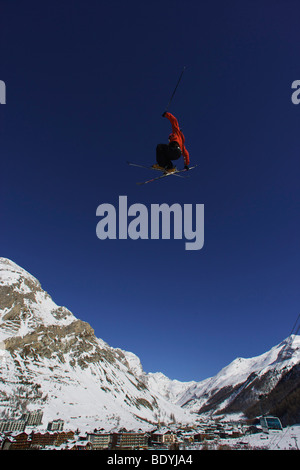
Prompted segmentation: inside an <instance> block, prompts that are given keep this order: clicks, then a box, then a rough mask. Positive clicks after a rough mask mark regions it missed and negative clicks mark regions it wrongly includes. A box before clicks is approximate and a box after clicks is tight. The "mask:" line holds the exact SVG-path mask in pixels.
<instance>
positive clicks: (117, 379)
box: [0, 258, 192, 430]
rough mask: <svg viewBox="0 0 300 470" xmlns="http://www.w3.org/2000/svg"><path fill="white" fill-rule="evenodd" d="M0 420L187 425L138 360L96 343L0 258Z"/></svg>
mask: <svg viewBox="0 0 300 470" xmlns="http://www.w3.org/2000/svg"><path fill="white" fill-rule="evenodd" d="M0 335H1V336H0V346H1V348H0V416H1V414H2V416H3V415H10V416H13V415H14V416H16V417H18V416H20V415H21V413H22V412H23V411H24V410H25V409H29V410H30V409H37V408H41V409H43V411H44V425H46V424H47V422H48V421H49V420H53V419H56V418H58V417H60V418H62V419H64V420H65V422H66V426H67V427H71V428H73V429H76V428H77V427H79V428H80V429H93V428H95V427H103V428H105V429H107V430H113V429H118V428H120V427H126V428H127V429H138V428H149V425H151V424H152V425H155V423H157V421H158V419H160V420H161V421H166V422H169V421H170V420H171V415H172V416H175V418H176V420H177V421H180V422H190V421H191V420H192V418H191V416H190V414H189V412H186V411H185V410H183V409H181V408H180V407H179V406H177V405H174V404H173V403H172V402H168V401H167V400H166V399H165V398H164V397H162V396H161V395H159V394H155V393H153V392H152V390H150V389H149V388H148V387H147V385H146V383H145V382H144V381H142V380H141V379H140V378H139V376H141V375H143V371H142V367H141V365H140V362H139V360H138V358H137V357H136V356H135V355H134V354H132V353H126V355H125V352H123V351H121V350H120V349H114V348H111V347H110V346H109V345H108V344H106V343H105V342H104V341H103V340H101V339H98V338H96V336H95V335H94V331H93V329H92V328H91V326H90V325H89V324H88V323H85V322H82V321H81V320H78V319H77V318H75V316H74V315H73V314H72V313H71V312H70V311H69V310H67V309H66V308H64V307H58V306H57V305H56V304H55V303H54V302H53V300H52V299H51V297H50V296H49V295H48V294H47V293H46V292H45V291H43V289H42V288H41V286H40V283H39V282H38V281H37V279H35V278H34V277H33V276H31V275H30V274H29V273H27V272H26V271H25V270H23V269H22V268H20V267H19V266H17V265H16V264H15V263H13V262H12V261H10V260H7V259H4V258H0Z"/></svg>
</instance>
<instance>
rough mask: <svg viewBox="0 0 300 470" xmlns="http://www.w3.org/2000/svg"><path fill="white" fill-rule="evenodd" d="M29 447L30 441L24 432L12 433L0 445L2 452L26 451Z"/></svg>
mask: <svg viewBox="0 0 300 470" xmlns="http://www.w3.org/2000/svg"><path fill="white" fill-rule="evenodd" d="M30 445H31V442H30V439H29V436H28V434H26V432H22V433H12V434H11V435H9V436H7V437H5V439H4V441H3V443H2V447H1V449H2V450H26V449H29V448H30Z"/></svg>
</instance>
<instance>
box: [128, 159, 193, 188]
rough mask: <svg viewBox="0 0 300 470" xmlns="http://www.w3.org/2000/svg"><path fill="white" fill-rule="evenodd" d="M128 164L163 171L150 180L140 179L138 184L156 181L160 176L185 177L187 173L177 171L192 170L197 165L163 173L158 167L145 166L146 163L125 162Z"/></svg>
mask: <svg viewBox="0 0 300 470" xmlns="http://www.w3.org/2000/svg"><path fill="white" fill-rule="evenodd" d="M127 163H128V165H131V166H136V167H139V168H146V169H148V170H155V171H160V172H163V174H162V175H160V176H157V177H156V178H151V179H150V180H147V181H142V182H140V183H137V184H138V185H142V184H147V183H152V181H156V180H159V179H161V178H165V177H166V176H171V175H173V176H178V177H180V178H186V177H188V176H189V175H179V174H178V173H182V172H186V171H190V170H192V169H193V168H196V166H198V165H194V166H192V167H190V168H189V170H187V169H185V168H182V169H181V170H176V171H174V172H173V173H165V172H164V170H160V169H159V168H153V167H152V166H146V165H140V164H138V163H133V162H127Z"/></svg>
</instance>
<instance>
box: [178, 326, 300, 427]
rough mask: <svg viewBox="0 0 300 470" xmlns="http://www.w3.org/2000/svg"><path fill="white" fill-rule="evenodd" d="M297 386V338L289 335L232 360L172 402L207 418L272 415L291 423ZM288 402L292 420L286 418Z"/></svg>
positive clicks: (299, 413) (298, 408)
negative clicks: (257, 352)
mask: <svg viewBox="0 0 300 470" xmlns="http://www.w3.org/2000/svg"><path fill="white" fill-rule="evenodd" d="M299 386H300V336H295V335H291V336H289V337H288V338H287V339H286V340H284V341H282V342H281V343H280V344H278V345H277V346H274V347H273V348H272V349H271V350H270V351H268V352H266V353H264V354H261V355H260V356H257V357H253V358H249V359H244V358H237V359H235V360H234V361H233V362H232V363H231V364H229V365H228V366H226V367H224V368H223V369H222V370H221V371H220V372H219V373H218V374H217V375H215V376H214V377H211V378H209V379H206V380H204V381H202V382H199V383H195V384H193V385H192V386H191V387H190V388H188V389H187V390H186V391H185V392H184V393H183V394H182V395H181V396H180V397H179V399H178V400H177V402H176V403H177V404H179V405H181V406H182V407H183V408H185V409H189V410H191V411H194V412H197V413H199V414H202V415H203V414H209V415H210V416H212V415H214V416H217V415H220V414H231V413H239V414H244V415H246V416H248V417H253V416H257V415H258V414H261V413H275V414H280V415H281V418H283V420H286V421H287V422H289V423H291V422H292V424H293V422H294V423H295V422H297V421H299V420H300V399H299V398H300V396H299V395H300V394H299V392H300V388H299ZM292 396H293V398H291V397H292ZM291 399H292V400H293V401H294V403H293V405H294V411H293V413H294V421H293V419H291V417H289V419H287V414H288V412H289V410H288V408H289V405H288V403H287V402H288V401H289V400H291ZM280 407H282V410H280ZM279 410H280V411H279Z"/></svg>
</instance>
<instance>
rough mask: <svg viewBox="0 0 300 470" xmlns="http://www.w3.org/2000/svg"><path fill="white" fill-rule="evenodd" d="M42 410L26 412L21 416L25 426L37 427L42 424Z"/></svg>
mask: <svg viewBox="0 0 300 470" xmlns="http://www.w3.org/2000/svg"><path fill="white" fill-rule="evenodd" d="M42 418H43V412H42V410H35V411H28V412H27V413H24V414H23V415H22V419H24V421H25V422H26V426H39V425H40V424H42Z"/></svg>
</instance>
